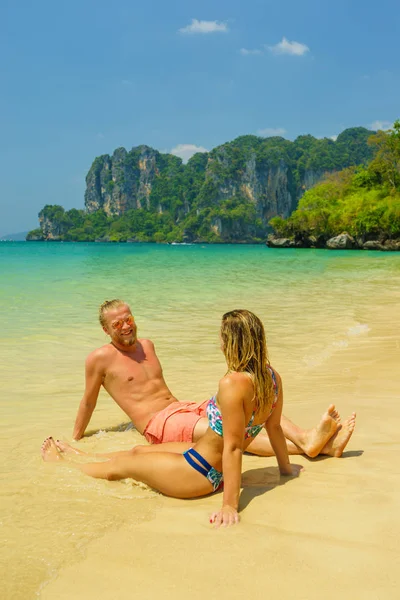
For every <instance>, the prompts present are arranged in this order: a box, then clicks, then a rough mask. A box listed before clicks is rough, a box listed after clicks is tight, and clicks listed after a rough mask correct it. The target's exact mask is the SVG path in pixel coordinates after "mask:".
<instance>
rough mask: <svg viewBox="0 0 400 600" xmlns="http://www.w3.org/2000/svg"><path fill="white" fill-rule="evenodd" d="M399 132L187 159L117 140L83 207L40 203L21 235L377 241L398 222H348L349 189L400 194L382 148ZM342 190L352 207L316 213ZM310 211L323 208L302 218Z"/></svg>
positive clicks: (348, 133)
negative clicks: (35, 222) (119, 144)
mask: <svg viewBox="0 0 400 600" xmlns="http://www.w3.org/2000/svg"><path fill="white" fill-rule="evenodd" d="M396 127H397V129H396ZM399 139H400V133H399V123H398V122H397V123H396V124H395V128H394V129H393V130H392V131H391V132H382V131H380V132H378V133H374V132H372V131H369V130H367V129H365V128H363V127H356V128H351V129H346V130H345V131H343V132H342V133H341V134H340V135H339V136H338V137H337V139H336V140H335V141H334V140H332V139H329V138H323V139H317V138H314V137H313V136H311V135H302V136H299V137H298V138H296V140H295V141H293V142H291V141H288V140H286V139H284V138H282V137H270V138H262V137H257V136H253V135H246V136H241V137H239V138H237V139H235V140H233V141H232V142H228V143H226V144H223V145H221V146H218V147H217V148H214V149H213V150H211V151H210V152H204V153H198V154H195V155H194V156H193V157H192V158H191V159H190V160H189V161H188V163H187V164H183V163H182V160H181V159H180V158H178V157H176V156H174V155H171V154H162V153H160V152H158V151H157V150H154V149H153V148H150V147H149V146H138V147H135V148H132V150H130V151H129V152H128V151H127V150H125V149H124V148H118V149H117V150H115V151H114V153H113V154H112V156H110V155H108V154H106V155H103V156H100V157H97V158H96V159H95V160H94V162H93V164H92V166H91V168H90V170H89V173H88V175H87V177H86V192H85V209H84V210H77V209H71V210H68V211H65V210H64V209H63V208H62V207H61V206H59V205H57V204H56V205H46V206H45V207H44V208H43V209H42V210H41V211H40V213H39V222H40V228H39V229H35V230H33V231H30V232H29V233H28V235H27V238H26V239H27V240H28V241H42V240H43V241H100V242H159V243H172V242H192V243H193V242H194V243H196V242H202V243H204V242H206V243H215V242H223V243H265V241H266V239H267V236H268V235H269V234H271V231H272V229H271V228H274V230H275V232H276V234H277V235H272V236H271V235H269V237H268V240H269V241H268V243H269V244H270V245H275V246H278V247H291V246H297V247H299V246H301V245H303V246H316V247H324V246H325V244H326V242H327V241H328V239H329V238H331V237H333V236H335V235H339V234H341V233H343V231H346V232H347V233H348V235H349V237H350V238H351V239H353V240H354V243H351V244H349V243H348V242H346V244H347V246H346V247H350V246H351V247H361V246H360V243H361V244H364V243H366V242H367V241H368V237H369V236H370V235H373V236H377V238H376V240H375V241H377V242H379V244H380V245H381V246H382V247H383V244H384V243H385V242H386V239H387V238H388V237H389V238H390V239H392V238H393V236H397V235H398V234H397V233H395V231H397V230H396V228H395V230H393V231H392V230H390V231H389V229H390V228H389V229H388V227H385V226H383V221H382V224H381V222H380V221H379V219H378V221H379V225H378V227H375V229H374V228H372V229H371V227H370V226H369V225H368V226H357V227H354V223H353V219H352V217H351V215H353V216H354V206H355V205H354V206H353V204H354V202H356V198H355V196H357V198H358V200H357V202H358V204H357V209H356V210H357V211H360V210H361V212H363V211H365V210H367V211H371V210H372V208H371V207H374V208H373V210H375V203H376V202H379V203H380V204H379V206H380V209H379V211H380V213H379V214H383V213H384V210H383V204H384V205H385V206H386V204H388V203H389V200H390V206H391V207H393V206H394V204H396V202H397V203H398V190H399V188H398V175H399V172H398V168H397V166H398V165H397V166H396V168H397V171H396V176H395V180H394V181H393V182H392V183H393V185H392V184H391V183H390V181H391V180H390V181H389V179H390V178H389V179H388V177H389V176H388V175H387V172H386V171H385V169H386V167H385V166H384V164H383V163H384V162H385V160H386V159H385V158H384V156H383V155H384V154H385V151H387V148H386V147H389V146H390V145H391V144H392V142H393V140H395V141H396V143H398V142H399ZM392 145H393V144H392ZM383 147H385V148H386V150H384V149H383ZM396 151H400V150H399V148H397V150H396ZM382 161H383V162H382ZM360 165H361V166H360ZM343 170H344V171H343ZM395 170H396V169H395ZM339 172H343V173H342V174H341V175H339ZM321 182H322V183H321ZM386 197H387V198H388V201H387V202H386V204H385V202H383V204H382V201H383V200H384V198H386ZM344 198H346V199H347V200H346V201H345V204H346V203H347V204H346V206H347V205H349V206H348V207H347V208H346V209H343V210H342V212H343V214H342V217H343V218H331V219H328V218H325V221H324V220H323V219H322V218H321V215H322V214H323V215H325V217H326V214H327V213H329V214H330V213H331V210H333V209H334V208H335V211H336V212H335V211H334V212H335V215H336V213H337V212H338V210H337V204H338V202H339V200H340V202H339V204H340V203H341V206H342V205H343V202H344ZM361 198H363V199H365V201H364V200H362V201H361ZM396 199H397V200H396ZM393 203H394V204H393ZM317 205H318V206H317ZM350 205H352V206H351V207H350ZM318 207H319V208H318ZM310 210H311V212H312V211H314V212H315V211H316V212H317V213H318V215H319V217H318V218H316V219H314V220H313V219H308V220H307V219H304V218H303V219H302V217H301V215H304V214H307V215H308V217H309V216H310ZM393 210H394V209H393ZM379 211H378V212H379ZM382 211H383V212H382ZM339 212H340V211H339ZM375 212H376V211H375ZM313 214H314V213H313ZM357 214H358V213H357ZM393 214H394V213H393ZM336 216H337V215H336ZM375 216H376V215H375ZM397 218H398V217H397ZM361 220H362V219H361ZM375 220H376V219H375ZM314 221H315V222H314ZM358 221H360V218H358ZM358 221H357V222H358ZM306 222H307V223H306ZM328 222H329V223H328ZM354 236H355V237H354ZM399 237H400V236H399ZM383 238H385V239H383ZM282 239H283V240H285V241H284V242H282V241H279V240H282ZM356 239H357V240H358V241H356ZM340 247H341V246H340Z"/></svg>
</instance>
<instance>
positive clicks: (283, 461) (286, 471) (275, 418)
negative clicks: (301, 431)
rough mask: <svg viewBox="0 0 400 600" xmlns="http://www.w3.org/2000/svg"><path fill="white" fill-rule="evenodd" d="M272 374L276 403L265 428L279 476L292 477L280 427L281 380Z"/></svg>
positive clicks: (281, 404) (276, 374) (284, 440)
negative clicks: (276, 393)
mask: <svg viewBox="0 0 400 600" xmlns="http://www.w3.org/2000/svg"><path fill="white" fill-rule="evenodd" d="M274 372H275V376H276V380H277V385H278V401H277V403H276V406H275V408H274V410H273V412H272V414H271V415H270V417H269V418H268V419H267V422H266V424H265V428H266V430H267V433H268V436H269V439H270V442H271V446H272V449H273V451H274V452H275V456H276V460H277V461H278V466H279V471H280V473H281V475H292V465H291V464H290V462H289V455H288V451H287V446H286V439H285V436H284V435H283V431H282V427H281V416H282V407H283V389H282V379H281V378H280V376H279V375H278V373H277V372H276V371H274Z"/></svg>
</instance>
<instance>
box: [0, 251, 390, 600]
mask: <svg viewBox="0 0 400 600" xmlns="http://www.w3.org/2000/svg"><path fill="white" fill-rule="evenodd" d="M114 297H120V298H123V299H125V300H127V301H128V302H129V303H130V305H131V308H132V311H133V314H134V315H135V317H136V320H137V322H138V326H139V335H141V336H143V337H150V338H151V339H152V340H153V341H154V342H155V344H156V349H157V351H158V353H159V356H160V358H161V360H162V364H163V366H164V372H165V376H166V379H167V382H168V383H169V385H170V387H171V389H172V391H173V392H174V393H175V395H176V396H177V397H178V398H180V399H182V400H185V399H193V400H198V401H200V400H203V399H205V398H207V397H208V396H209V395H211V394H212V393H213V392H214V391H215V389H216V385H217V382H218V378H219V377H220V376H222V375H223V373H224V362H223V357H222V355H221V352H220V350H219V340H218V327H219V323H220V319H221V316H222V314H223V313H224V312H225V311H227V310H231V309H233V308H247V309H249V310H253V311H254V312H255V313H256V314H258V315H259V316H260V317H261V318H262V320H263V322H264V323H265V326H266V331H267V336H268V346H269V351H270V357H271V362H272V364H273V365H274V366H275V367H276V368H277V369H278V370H279V371H280V372H281V374H282V375H283V376H284V381H285V393H286V396H287V398H288V405H289V406H291V405H292V406H297V407H299V406H307V407H310V406H311V407H313V406H315V407H316V408H318V410H320V408H321V409H322V406H325V398H327V397H334V396H335V395H339V396H340V397H341V395H343V388H344V386H347V390H351V389H352V387H351V386H353V388H354V389H356V387H354V386H356V376H355V367H356V366H357V360H358V357H361V356H362V357H363V358H362V360H363V361H364V362H365V361H366V360H371V364H373V357H374V356H376V355H377V353H378V354H379V352H381V351H382V348H384V347H385V348H388V347H389V348H392V349H393V352H395V351H396V348H397V351H398V350H399V347H398V340H399V326H398V314H399V312H398V308H399V301H400V255H399V254H396V253H374V252H351V251H325V250H301V249H298V250H297V249H296V250H292V249H285V250H276V249H269V248H267V247H265V246H225V245H221V246H219V245H215V246H214V245H204V246H202V245H193V246H165V245H155V244H116V245H114V244H85V243H82V244H78V243H70V244H67V243H61V244H58V243H1V244H0V306H1V310H0V371H1V397H0V414H1V427H0V441H1V443H2V447H3V448H4V452H3V454H2V456H1V457H0V478H1V484H2V485H1V492H0V494H1V500H2V505H3V506H5V507H6V508H7V512H6V515H7V516H6V517H4V518H3V520H2V521H1V535H2V544H0V548H2V550H0V559H1V558H6V559H7V563H8V565H7V568H6V570H5V571H4V573H3V574H1V577H2V580H3V581H5V582H6V583H5V586H6V589H9V590H13V593H14V591H15V593H16V596H15V597H18V598H19V597H20V598H28V597H34V594H36V593H39V594H40V592H38V590H40V589H41V586H43V585H44V584H45V583H46V582H47V581H48V580H49V579H50V578H51V577H53V576H54V574H55V573H56V572H57V570H58V569H59V568H60V565H61V563H62V564H63V565H65V564H68V563H69V561H71V560H73V556H76V552H77V551H80V550H81V549H82V548H84V546H85V543H87V541H88V540H90V539H93V538H94V537H96V536H98V535H99V532H100V531H104V528H112V527H116V526H120V525H121V524H123V522H124V519H126V518H128V514H130V517H129V518H132V515H131V512H130V511H131V509H130V510H129V511H128V510H127V506H126V502H125V503H124V500H126V499H129V500H130V501H131V502H138V503H140V502H141V501H142V500H143V498H145V499H146V501H148V503H147V505H146V506H147V510H150V509H151V503H153V504H154V503H156V502H158V498H157V497H156V496H155V495H154V494H152V493H150V492H147V491H143V490H141V489H138V488H132V487H129V486H125V487H123V486H122V484H115V485H111V484H110V483H109V482H97V481H92V480H88V479H85V478H84V477H77V476H76V474H74V475H73V476H72V475H71V474H69V473H68V474H63V475H62V477H61V479H58V480H57V481H58V483H57V492H56V494H55V491H54V481H55V479H54V477H55V475H54V473H53V472H52V471H51V469H50V470H49V469H47V468H46V467H45V466H44V465H43V464H42V463H41V461H40V458H39V452H38V451H39V448H40V444H41V441H42V439H43V438H44V437H45V436H46V435H49V434H54V435H57V436H59V437H61V436H63V437H65V439H69V436H70V434H71V429H72V424H73V420H74V417H75V413H76V409H77V405H78V402H79V400H80V397H81V394H82V391H83V383H84V382H83V363H84V359H85V356H86V355H87V354H88V353H89V352H90V351H91V350H93V349H94V348H95V347H97V346H99V345H101V344H103V343H106V341H107V339H106V336H105V335H104V333H103V332H102V330H101V328H100V326H99V324H98V321H97V310H98V306H99V305H100V303H101V302H103V301H104V300H105V299H111V298H114ZM396 314H397V320H396V317H395V315H396ZM385 344H386V345H385ZM365 357H369V358H365ZM360 360H361V358H360ZM334 369H335V373H333V370H334ZM310 382H311V383H310ZM124 420H126V419H125V417H124V415H123V414H122V413H121V412H120V411H119V409H117V408H116V407H115V406H114V405H113V403H112V401H111V400H109V399H108V398H107V396H106V395H105V394H102V396H101V398H100V400H99V404H98V407H97V408H96V411H95V414H94V417H93V420H92V423H91V426H93V428H94V430H99V429H102V430H104V429H106V428H107V427H108V426H109V425H117V424H118V423H121V422H123V421H124ZM139 437H140V436H138V434H137V433H135V432H130V433H121V432H109V433H107V432H106V433H105V434H102V435H100V434H98V435H97V436H94V437H92V438H88V439H87V440H84V442H83V443H87V445H88V447H89V449H93V448H95V449H99V450H100V451H107V450H108V449H118V448H124V447H127V446H129V445H132V443H137V442H138V441H140V440H139ZM146 494H147V495H146ZM110 498H111V499H112V501H113V513H112V514H111V513H110V510H109V503H110ZM93 502H95V503H96V507H97V512H96V514H95V515H94V514H93V512H92V510H91V506H92V503H93ZM149 507H150V508H149ZM3 514H4V513H3ZM27 532H29V536H28V537H27ZM54 532H56V537H54ZM60 539H61V540H62V542H63V543H62V546H61V548H60V546H56V544H57V543H59V541H60ZM0 563H1V561H0ZM21 570H22V571H23V573H24V574H23V576H22V577H19V579H18V581H17V573H21ZM7 586H8V587H7Z"/></svg>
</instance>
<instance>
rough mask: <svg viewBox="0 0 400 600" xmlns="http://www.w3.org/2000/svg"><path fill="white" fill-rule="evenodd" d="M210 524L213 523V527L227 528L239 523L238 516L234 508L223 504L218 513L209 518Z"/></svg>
mask: <svg viewBox="0 0 400 600" xmlns="http://www.w3.org/2000/svg"><path fill="white" fill-rule="evenodd" d="M210 523H214V525H215V527H220V526H221V525H222V527H229V526H230V525H236V523H239V514H238V511H237V510H236V508H233V506H229V505H228V504H225V506H223V507H222V508H221V510H219V511H218V512H215V513H213V514H212V515H211V516H210Z"/></svg>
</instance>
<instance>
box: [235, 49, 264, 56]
mask: <svg viewBox="0 0 400 600" xmlns="http://www.w3.org/2000/svg"><path fill="white" fill-rule="evenodd" d="M239 52H240V54H243V56H250V55H255V54H262V52H261V50H257V49H256V50H248V49H247V48H240V50H239Z"/></svg>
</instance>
